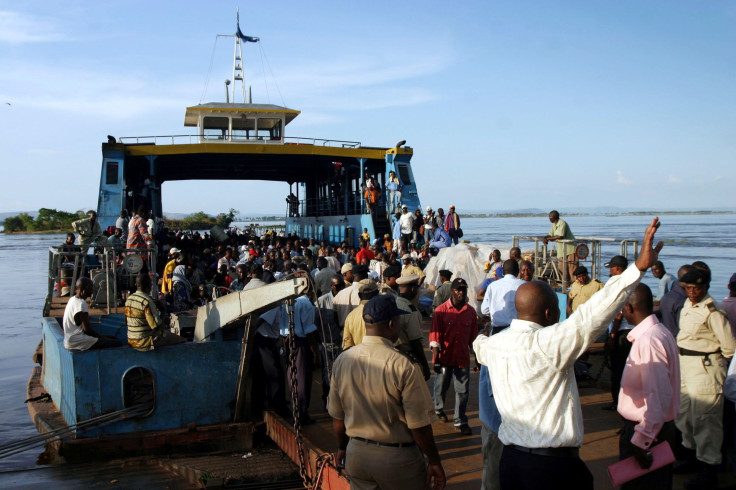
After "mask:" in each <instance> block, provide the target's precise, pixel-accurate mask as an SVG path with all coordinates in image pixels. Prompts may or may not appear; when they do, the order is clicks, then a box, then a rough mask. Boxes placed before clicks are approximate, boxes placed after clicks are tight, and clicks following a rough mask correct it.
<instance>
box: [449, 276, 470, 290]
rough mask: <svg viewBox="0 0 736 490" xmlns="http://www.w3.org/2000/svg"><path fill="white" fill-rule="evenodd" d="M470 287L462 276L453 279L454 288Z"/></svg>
mask: <svg viewBox="0 0 736 490" xmlns="http://www.w3.org/2000/svg"><path fill="white" fill-rule="evenodd" d="M463 288H464V289H468V283H467V282H466V281H465V279H463V278H462V277H457V278H455V279H453V280H452V289H463Z"/></svg>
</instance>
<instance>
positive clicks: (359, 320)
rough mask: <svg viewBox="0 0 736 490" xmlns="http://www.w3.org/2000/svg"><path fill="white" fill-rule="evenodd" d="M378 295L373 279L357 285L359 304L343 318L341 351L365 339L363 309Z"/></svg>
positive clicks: (364, 280)
mask: <svg viewBox="0 0 736 490" xmlns="http://www.w3.org/2000/svg"><path fill="white" fill-rule="evenodd" d="M377 295H378V285H377V284H376V281H374V280H373V279H363V280H362V281H360V282H359V283H358V296H360V304H359V305H358V306H357V307H356V308H355V309H354V310H353V311H351V312H350V313H349V314H348V316H347V318H345V328H344V329H343V332H342V348H343V350H345V349H349V348H350V347H354V346H356V345H358V344H360V343H361V342H363V337H365V322H364V321H363V308H364V307H365V304H366V303H368V301H369V300H370V299H372V298H373V297H374V296H377Z"/></svg>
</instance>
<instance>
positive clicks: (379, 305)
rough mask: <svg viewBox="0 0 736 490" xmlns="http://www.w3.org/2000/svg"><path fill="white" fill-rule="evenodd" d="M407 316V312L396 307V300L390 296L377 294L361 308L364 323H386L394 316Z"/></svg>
mask: <svg viewBox="0 0 736 490" xmlns="http://www.w3.org/2000/svg"><path fill="white" fill-rule="evenodd" d="M408 314H409V312H408V311H404V310H401V309H399V307H398V306H396V299H394V297H393V296H392V295H390V294H379V295H378V296H376V297H375V298H372V299H371V300H370V301H368V302H367V303H366V304H365V307H364V308H363V320H364V321H365V322H366V323H381V322H387V321H389V320H391V319H392V318H393V317H395V316H399V315H408Z"/></svg>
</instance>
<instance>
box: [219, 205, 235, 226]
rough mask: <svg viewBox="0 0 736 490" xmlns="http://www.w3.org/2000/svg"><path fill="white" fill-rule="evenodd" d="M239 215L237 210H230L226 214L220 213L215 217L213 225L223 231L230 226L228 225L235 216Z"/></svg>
mask: <svg viewBox="0 0 736 490" xmlns="http://www.w3.org/2000/svg"><path fill="white" fill-rule="evenodd" d="M238 214H239V212H238V210H237V209H233V208H230V211H228V212H227V213H220V214H218V215H217V218H216V219H215V224H217V225H219V226H221V227H222V228H223V229H225V228H227V227H229V226H230V223H232V222H233V221H234V220H235V216H237V215H238Z"/></svg>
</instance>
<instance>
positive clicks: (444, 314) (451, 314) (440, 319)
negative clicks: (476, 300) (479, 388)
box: [429, 277, 478, 435]
mask: <svg viewBox="0 0 736 490" xmlns="http://www.w3.org/2000/svg"><path fill="white" fill-rule="evenodd" d="M477 335H478V321H477V317H476V314H475V309H473V307H472V306H470V305H469V304H468V283H467V282H465V279H462V278H459V277H458V278H457V279H455V280H454V281H452V296H451V297H450V299H449V300H447V301H445V302H444V303H442V304H441V305H439V306H438V307H437V309H435V310H434V314H433V316H432V329H431V330H430V331H429V347H430V349H431V350H432V360H433V362H434V372H435V373H436V374H435V379H434V411H435V413H436V414H437V417H439V419H440V420H442V421H447V415H446V414H445V412H444V410H443V409H444V407H445V395H446V394H447V390H448V388H449V387H450V380H453V381H454V388H455V416H454V419H453V423H454V425H455V428H456V429H457V430H458V431H460V432H461V433H462V434H463V435H470V434H471V433H472V432H471V430H470V427H469V426H468V417H467V415H465V409H466V407H467V405H468V397H469V395H470V351H471V350H472V348H473V340H475V337H476V336H477ZM475 369H476V370H477V369H478V365H477V363H476V366H475Z"/></svg>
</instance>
